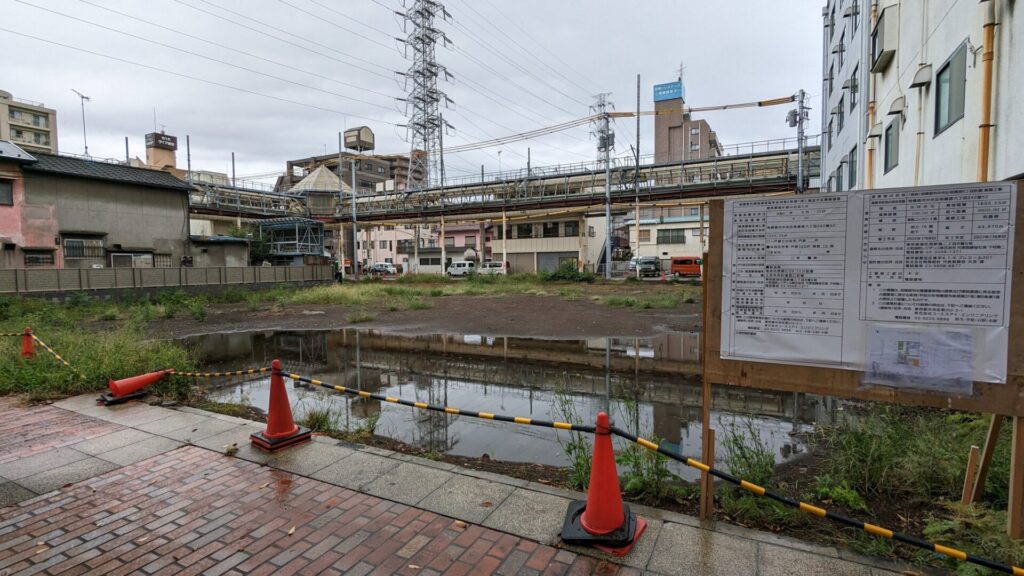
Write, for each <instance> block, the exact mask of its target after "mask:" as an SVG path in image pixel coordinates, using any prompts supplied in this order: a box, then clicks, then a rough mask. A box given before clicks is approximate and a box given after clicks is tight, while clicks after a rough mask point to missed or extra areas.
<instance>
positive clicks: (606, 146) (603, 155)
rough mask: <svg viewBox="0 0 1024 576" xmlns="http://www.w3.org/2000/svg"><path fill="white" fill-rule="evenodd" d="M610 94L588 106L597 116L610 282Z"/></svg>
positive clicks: (612, 136) (606, 275) (606, 269)
mask: <svg viewBox="0 0 1024 576" xmlns="http://www.w3.org/2000/svg"><path fill="white" fill-rule="evenodd" d="M610 94H611V93H610V92H602V93H601V94H598V95H597V96H595V101H594V104H592V105H591V106H590V110H591V112H593V113H594V114H595V116H598V118H596V119H595V120H594V122H595V123H596V124H597V129H596V130H595V131H594V132H593V133H594V134H595V135H596V136H597V152H598V162H600V163H602V164H604V217H605V220H606V221H607V226H606V228H607V230H606V236H605V240H604V252H605V263H604V278H605V280H611V277H612V162H611V151H612V148H614V147H615V133H614V132H612V128H611V116H610V115H609V110H608V109H609V108H612V107H614V105H613V104H612V103H611V102H610V101H608V96H609V95H610Z"/></svg>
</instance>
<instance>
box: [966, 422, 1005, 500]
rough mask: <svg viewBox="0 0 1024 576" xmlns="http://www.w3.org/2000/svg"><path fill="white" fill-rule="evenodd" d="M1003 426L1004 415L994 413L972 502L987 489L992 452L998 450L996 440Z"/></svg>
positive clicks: (978, 498)
mask: <svg viewBox="0 0 1024 576" xmlns="http://www.w3.org/2000/svg"><path fill="white" fill-rule="evenodd" d="M1002 428H1003V416H1002V415H1001V414H993V415H992V421H991V422H989V424H988V434H987V435H985V446H984V447H982V449H981V462H979V463H978V476H977V478H976V479H975V481H974V490H973V491H972V493H971V499H970V501H971V502H977V501H978V500H981V493H982V492H984V491H985V479H986V478H988V468H989V466H990V465H991V464H992V454H993V453H995V451H996V442H998V441H999V431H1000V430H1002Z"/></svg>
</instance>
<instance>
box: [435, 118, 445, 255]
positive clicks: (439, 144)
mask: <svg viewBox="0 0 1024 576" xmlns="http://www.w3.org/2000/svg"><path fill="white" fill-rule="evenodd" d="M438 118H440V120H441V130H440V131H438V133H437V147H438V150H439V151H440V156H441V157H440V169H441V170H440V171H441V273H442V274H444V273H446V272H447V271H448V269H447V267H446V266H447V262H448V249H447V247H446V246H445V242H444V116H442V115H441V114H438Z"/></svg>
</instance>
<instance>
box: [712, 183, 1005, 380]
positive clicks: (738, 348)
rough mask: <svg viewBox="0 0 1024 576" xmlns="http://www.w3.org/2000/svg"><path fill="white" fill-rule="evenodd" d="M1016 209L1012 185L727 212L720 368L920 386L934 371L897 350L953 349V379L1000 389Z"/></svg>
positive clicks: (756, 203) (778, 203)
mask: <svg viewBox="0 0 1024 576" xmlns="http://www.w3.org/2000/svg"><path fill="white" fill-rule="evenodd" d="M1015 211H1016V188H1015V185H1014V184H1013V183H1003V182H997V183H987V184H964V185H954V186H931V187H924V188H898V189H888V190H865V191H856V192H847V193H841V194H812V195H805V196H791V197H784V198H758V199H736V200H728V201H726V203H725V220H724V223H723V225H724V230H723V236H724V244H723V251H722V257H723V262H722V270H723V278H722V348H721V350H722V352H721V355H722V358H724V359H731V360H755V361H760V362H778V363H787V364H805V365H812V366H825V367H831V368H845V369H849V370H861V371H868V369H869V368H871V370H870V373H872V374H876V375H877V374H881V375H888V376H887V377H892V376H893V375H897V376H899V378H897V379H896V380H895V381H889V380H884V379H882V380H877V379H876V380H874V382H875V383H879V384H883V383H885V384H892V385H901V384H903V385H907V386H913V387H920V386H918V384H919V383H920V382H922V381H923V379H922V378H921V377H916V376H914V373H913V370H915V369H917V368H920V369H921V370H925V369H926V366H927V369H928V370H932V369H934V363H933V362H931V363H925V362H924V359H915V360H913V362H911V363H910V364H906V363H905V362H906V361H907V358H908V357H907V355H906V354H902V353H897V352H892V351H891V350H888V348H891V346H892V345H896V346H901V345H902V344H900V343H901V342H905V341H906V342H908V344H907V345H908V346H912V347H913V346H917V344H916V343H921V342H923V343H925V344H926V345H925V347H924V348H923V350H924V351H926V352H927V351H928V350H933V349H935V347H934V346H932V345H931V343H934V342H942V341H947V342H956V343H959V345H960V347H961V348H964V347H965V346H966V344H964V343H970V346H969V347H968V348H970V349H966V350H960V351H959V353H957V354H951V355H949V356H948V357H947V358H944V359H943V361H944V362H945V363H946V364H945V365H944V366H943V369H944V370H949V371H951V373H957V374H963V373H966V374H970V375H971V379H973V380H975V381H981V382H1005V381H1006V357H1007V341H1008V326H1009V316H1010V279H1011V274H1010V272H1011V270H1010V269H1011V263H1012V262H1013V239H1014V215H1015V213H1016V212H1015ZM894 331H896V332H894ZM894 333H895V334H904V335H905V334H907V333H912V334H918V335H920V337H915V338H909V339H899V338H894V337H893V334H894ZM882 338H884V339H885V342H882V341H880V340H879V339H882ZM894 342H895V343H896V344H892V343H894ZM872 350H874V353H872ZM883 351H884V352H885V353H883ZM893 359H896V360H893ZM890 361H892V362H897V361H899V362H904V364H902V365H896V364H893V365H891V366H890V365H887V364H886V363H887V362H890ZM914 362H916V363H917V366H914ZM900 378H906V379H905V380H900ZM960 380H961V381H962V379H960ZM960 383H961V384H962V382H960ZM932 384H933V387H934V382H933V383H932ZM957 385H959V384H955V383H953V384H950V386H949V388H950V391H953V390H952V389H953V388H955V387H956V386H957ZM939 386H940V387H943V385H942V384H941V383H940V384H939Z"/></svg>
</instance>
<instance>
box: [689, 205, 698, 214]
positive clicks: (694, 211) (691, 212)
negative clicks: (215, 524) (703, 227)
mask: <svg viewBox="0 0 1024 576" xmlns="http://www.w3.org/2000/svg"><path fill="white" fill-rule="evenodd" d="M690 216H700V206H697V207H696V208H690Z"/></svg>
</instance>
